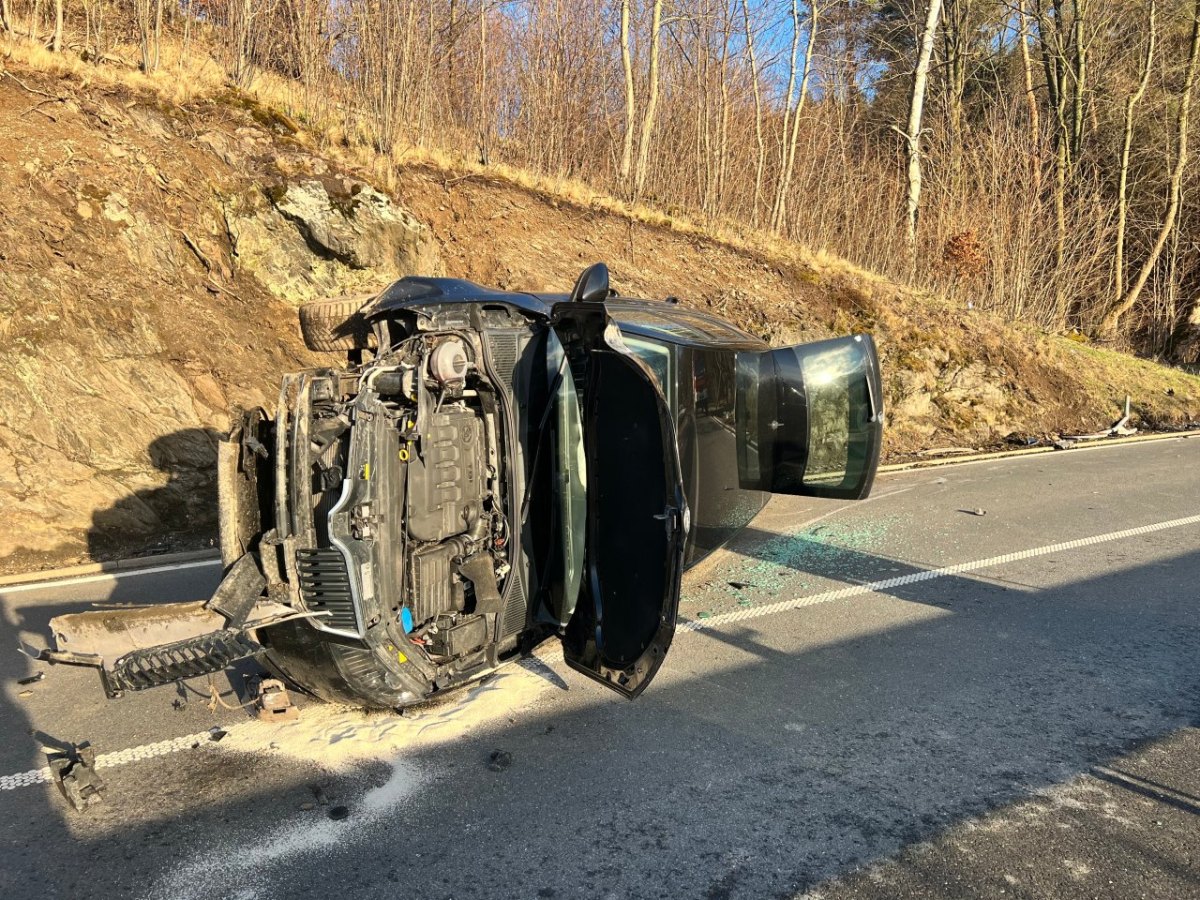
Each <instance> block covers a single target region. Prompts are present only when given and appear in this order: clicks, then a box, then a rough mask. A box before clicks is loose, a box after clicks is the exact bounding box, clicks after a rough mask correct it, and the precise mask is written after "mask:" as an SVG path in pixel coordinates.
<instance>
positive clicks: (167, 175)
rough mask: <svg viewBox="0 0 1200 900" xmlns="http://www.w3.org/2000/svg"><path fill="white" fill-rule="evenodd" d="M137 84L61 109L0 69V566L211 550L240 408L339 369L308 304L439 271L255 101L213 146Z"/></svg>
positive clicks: (389, 206)
mask: <svg viewBox="0 0 1200 900" xmlns="http://www.w3.org/2000/svg"><path fill="white" fill-rule="evenodd" d="M30 77H31V78H35V79H36V76H34V75H32V74H31V75H30ZM46 90H47V91H54V92H56V93H58V92H62V91H69V90H70V88H69V85H67V83H65V82H55V83H54V84H52V85H49V84H48V85H47V86H46ZM131 99H132V98H125V99H124V100H121V99H120V98H117V100H110V99H107V98H104V97H100V96H98V97H91V96H89V95H87V94H85V93H80V94H79V95H78V98H77V99H76V100H72V101H71V103H70V104H61V105H60V106H59V107H56V112H55V120H54V121H50V120H47V119H44V118H40V117H36V116H24V117H22V116H21V115H19V114H18V113H20V112H21V111H23V110H25V109H26V107H27V106H28V101H27V97H26V96H25V95H24V94H23V93H22V92H21V90H20V89H19V88H18V87H17V86H15V85H14V84H13V83H12V82H11V81H10V80H8V79H5V80H3V81H0V119H3V120H4V121H5V122H6V127H5V128H3V129H0V208H2V210H3V211H2V213H0V372H2V373H3V375H0V511H2V512H3V523H2V524H0V571H3V570H5V569H9V570H13V569H28V568H33V567H35V566H37V565H39V564H42V563H62V562H68V561H71V560H73V559H79V558H82V557H85V556H88V555H90V556H92V557H99V558H104V557H109V556H118V555H125V554H128V553H132V552H145V551H146V550H148V549H172V548H179V547H194V546H198V545H200V546H202V545H205V544H207V543H208V542H209V541H210V540H211V538H212V537H214V536H215V516H216V497H215V487H214V476H215V449H216V442H217V440H218V439H219V436H220V434H221V433H222V432H223V431H224V430H225V429H226V428H227V427H228V420H229V415H230V412H231V410H232V409H233V407H235V406H243V407H249V406H266V407H268V408H269V406H270V405H271V404H272V403H273V402H274V397H275V393H276V391H277V385H278V379H279V376H280V374H281V373H283V372H285V371H292V370H296V369H300V368H304V367H307V366H311V365H316V364H327V363H328V359H324V360H321V359H318V357H317V356H316V355H314V354H310V353H309V352H308V351H306V350H305V349H304V347H303V344H302V342H301V340H300V335H299V330H298V327H297V325H296V314H295V303H296V302H298V301H302V300H306V299H310V298H315V297H321V296H326V295H328V294H336V293H340V292H342V291H343V290H346V289H350V288H353V289H360V288H361V289H376V288H380V287H382V286H384V285H385V284H387V283H388V282H389V281H391V280H392V279H394V278H396V277H399V276H401V275H404V274H410V273H417V272H420V273H421V274H426V273H429V272H431V271H437V270H438V268H439V267H438V264H437V255H436V251H435V250H434V249H433V245H432V244H431V242H430V240H429V237H428V234H427V232H426V230H425V229H424V228H423V226H422V225H421V224H420V223H418V222H417V221H416V220H415V219H413V217H412V216H411V215H409V214H408V213H407V211H405V210H404V209H403V208H402V207H401V206H400V205H399V204H398V203H396V202H395V201H393V200H392V199H390V198H388V197H386V196H385V195H383V194H381V193H379V192H378V191H376V190H374V189H373V188H371V187H369V186H367V185H365V184H363V183H362V182H361V181H359V180H357V179H355V178H352V177H349V176H348V175H346V174H345V173H342V172H333V171H332V170H331V167H330V166H329V164H328V163H326V162H325V161H324V160H322V159H320V158H319V157H315V156H312V155H311V154H309V153H307V152H304V151H303V149H302V148H297V147H294V146H289V147H288V149H287V151H286V153H284V152H281V151H280V149H279V147H277V146H276V144H275V142H274V141H273V140H272V139H271V138H269V137H268V136H265V135H264V133H263V131H262V129H259V128H255V127H250V126H246V127H237V125H238V122H239V121H240V120H242V119H243V118H245V119H249V117H248V116H246V117H242V116H240V115H238V114H237V111H236V110H235V111H234V113H233V115H234V119H235V121H234V122H233V124H232V126H231V125H230V123H229V122H228V116H229V115H230V113H229V111H228V110H225V111H223V114H222V115H221V116H218V117H216V118H217V119H218V121H219V122H221V123H222V126H221V127H219V128H215V129H214V130H212V131H209V132H207V133H205V134H204V135H203V136H202V138H203V139H201V140H197V139H195V138H194V137H193V128H194V122H195V119H190V120H187V121H184V120H183V118H182V117H179V118H175V117H173V116H172V115H171V114H170V113H169V112H164V111H162V110H161V109H159V108H156V107H154V106H152V105H151V104H150V103H149V102H147V103H146V104H144V105H143V104H140V103H133V104H132V105H131V104H130V102H129V101H130V100H131ZM263 185H275V187H273V188H270V189H269V190H264V188H263Z"/></svg>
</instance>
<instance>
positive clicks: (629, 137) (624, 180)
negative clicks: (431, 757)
mask: <svg viewBox="0 0 1200 900" xmlns="http://www.w3.org/2000/svg"><path fill="white" fill-rule="evenodd" d="M621 69H622V71H623V72H624V74H625V136H624V138H623V140H622V145H621V184H622V185H623V186H624V187H625V189H626V190H629V188H630V186H631V185H630V181H629V177H630V174H631V170H632V168H633V127H634V126H633V120H634V117H635V116H636V115H637V98H636V96H635V95H634V87H633V48H632V47H631V46H630V34H629V0H621ZM629 192H630V193H632V191H629Z"/></svg>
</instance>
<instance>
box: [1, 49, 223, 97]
mask: <svg viewBox="0 0 1200 900" xmlns="http://www.w3.org/2000/svg"><path fill="white" fill-rule="evenodd" d="M136 52H137V51H136V48H134V47H133V46H132V45H128V46H121V47H117V48H115V50H114V51H113V52H112V53H110V54H109V57H108V60H107V61H106V62H105V63H104V65H94V64H92V63H89V62H84V61H83V60H82V59H80V58H79V57H78V56H75V55H74V54H70V53H52V52H51V51H49V50H47V49H46V48H45V47H42V46H40V45H38V44H35V43H33V42H32V41H28V40H25V39H24V38H12V37H2V38H0V59H3V60H4V62H10V61H11V62H13V63H16V64H17V65H20V66H24V67H26V68H29V69H33V70H35V71H38V72H45V73H46V74H48V75H53V76H55V77H57V78H70V79H72V80H73V81H75V82H77V83H78V84H79V85H80V86H81V87H84V88H86V87H89V86H92V85H97V86H100V87H124V88H128V89H129V90H132V91H137V92H139V93H143V92H148V93H152V94H155V95H156V96H158V97H160V98H161V99H162V100H163V101H165V102H168V103H175V104H183V103H188V102H191V101H193V100H196V99H199V98H202V97H208V96H212V95H214V94H216V93H217V92H218V91H220V90H221V88H222V86H223V84H224V81H225V73H224V72H223V71H222V70H221V67H220V66H218V65H217V64H216V62H215V61H214V60H213V59H212V57H211V56H209V55H208V54H207V53H201V52H196V51H192V52H189V53H188V54H186V55H184V54H183V53H182V48H181V47H180V46H179V45H178V44H174V43H168V42H164V43H163V48H162V66H161V68H160V69H159V70H158V71H157V72H154V73H153V74H151V75H146V74H144V73H143V72H141V71H140V70H139V69H138V67H137V65H136V63H135V62H134V54H135V53H136Z"/></svg>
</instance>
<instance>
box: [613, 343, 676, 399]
mask: <svg viewBox="0 0 1200 900" xmlns="http://www.w3.org/2000/svg"><path fill="white" fill-rule="evenodd" d="M621 340H622V341H623V342H624V343H625V346H626V347H628V348H629V349H630V351H631V352H632V353H633V355H634V356H636V357H637V358H638V359H640V360H641V361H642V362H644V363H645V364H646V365H647V366H649V367H650V371H651V372H653V373H654V375H655V377H656V378H658V386H659V388H660V389H661V390H662V392H663V396H664V397H665V398H666V400H667V407H668V408H669V409H671V410H674V409H675V354H674V353H673V352H672V347H671V345H670V344H664V343H662V342H661V341H656V340H652V339H650V338H644V337H640V336H638V335H633V334H627V333H625V332H622V333H621Z"/></svg>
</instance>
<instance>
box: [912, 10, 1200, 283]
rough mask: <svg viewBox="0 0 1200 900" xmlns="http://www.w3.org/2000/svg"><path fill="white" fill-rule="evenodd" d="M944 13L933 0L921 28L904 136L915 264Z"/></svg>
mask: <svg viewBox="0 0 1200 900" xmlns="http://www.w3.org/2000/svg"><path fill="white" fill-rule="evenodd" d="M1198 2H1200V0H1198ZM941 12H942V0H929V9H928V10H927V11H926V14H925V25H924V26H923V27H922V28H921V42H920V47H919V49H918V52H917V64H916V67H915V68H914V70H913V89H912V99H911V101H910V102H909V105H908V129H907V131H905V133H904V143H905V151H906V154H907V157H908V215H907V218H906V225H907V229H908V231H907V234H908V246H909V251H910V253H911V254H912V259H913V263H914V265H915V263H916V249H917V217H918V214H919V212H920V208H921V120H922V117H923V115H924V112H925V85H926V82H927V81H928V80H929V60H930V58H931V57H932V55H933V39H934V36H935V35H936V34H937V27H938V17H939V16H940V15H941Z"/></svg>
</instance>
